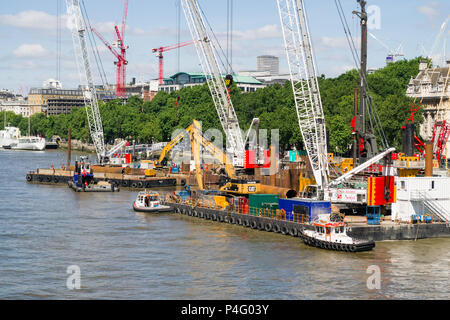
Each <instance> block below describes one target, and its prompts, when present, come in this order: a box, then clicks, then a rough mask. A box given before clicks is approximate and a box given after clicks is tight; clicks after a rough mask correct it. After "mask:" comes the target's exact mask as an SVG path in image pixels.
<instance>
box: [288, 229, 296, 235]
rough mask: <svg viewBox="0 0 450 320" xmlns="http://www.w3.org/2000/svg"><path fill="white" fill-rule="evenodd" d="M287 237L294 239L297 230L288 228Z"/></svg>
mask: <svg viewBox="0 0 450 320" xmlns="http://www.w3.org/2000/svg"><path fill="white" fill-rule="evenodd" d="M289 235H290V236H291V237H296V236H297V229H295V228H290V229H289Z"/></svg>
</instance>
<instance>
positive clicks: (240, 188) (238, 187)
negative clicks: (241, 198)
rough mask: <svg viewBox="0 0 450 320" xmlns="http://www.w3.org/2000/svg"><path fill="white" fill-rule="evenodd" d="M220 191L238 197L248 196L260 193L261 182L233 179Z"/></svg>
mask: <svg viewBox="0 0 450 320" xmlns="http://www.w3.org/2000/svg"><path fill="white" fill-rule="evenodd" d="M219 190H220V191H225V192H228V193H233V194H238V195H246V194H253V193H260V192H261V184H260V182H259V181H255V180H253V181H252V180H241V179H231V180H230V181H229V182H227V183H226V184H225V185H224V186H222V187H221V188H220V189H219Z"/></svg>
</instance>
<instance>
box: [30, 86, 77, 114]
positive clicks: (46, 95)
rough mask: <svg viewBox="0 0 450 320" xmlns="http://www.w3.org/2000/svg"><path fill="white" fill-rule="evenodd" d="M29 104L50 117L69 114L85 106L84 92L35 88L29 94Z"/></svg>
mask: <svg viewBox="0 0 450 320" xmlns="http://www.w3.org/2000/svg"><path fill="white" fill-rule="evenodd" d="M28 104H29V105H30V107H32V108H34V109H40V110H41V112H45V113H46V114H47V115H48V116H49V115H58V114H62V113H64V114H68V113H70V111H71V110H72V108H74V107H80V106H84V97H83V91H82V90H80V89H78V90H69V89H56V88H47V89H45V88H44V89H43V88H33V89H31V90H30V93H29V94H28Z"/></svg>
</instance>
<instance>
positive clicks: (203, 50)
mask: <svg viewBox="0 0 450 320" xmlns="http://www.w3.org/2000/svg"><path fill="white" fill-rule="evenodd" d="M181 3H182V6H183V11H184V14H185V17H186V21H187V24H188V26H189V30H190V32H191V35H192V40H193V41H195V48H196V50H197V54H198V57H199V59H200V63H201V66H202V70H203V73H204V74H205V77H206V81H207V83H208V87H209V90H210V92H211V95H212V98H213V101H214V105H215V107H216V110H217V114H218V116H219V120H220V123H221V125H222V128H223V130H224V132H225V134H226V138H227V146H229V150H230V151H231V153H233V154H234V156H235V159H236V160H235V161H236V162H235V163H236V165H237V166H243V162H244V160H243V159H244V140H243V138H242V135H241V129H240V127H239V122H238V119H237V116H236V113H235V111H234V107H233V104H232V102H231V98H230V96H229V94H228V91H227V88H226V85H225V81H224V79H223V78H222V73H221V69H220V66H219V63H218V60H217V56H216V53H215V49H214V47H213V45H212V42H211V38H210V37H209V36H208V33H207V31H206V26H205V23H204V20H205V19H204V18H203V15H202V11H201V10H200V8H199V6H198V3H197V0H182V1H181Z"/></svg>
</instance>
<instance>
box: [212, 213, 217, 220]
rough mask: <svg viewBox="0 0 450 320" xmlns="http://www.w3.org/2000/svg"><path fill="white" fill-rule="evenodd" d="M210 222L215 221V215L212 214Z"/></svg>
mask: <svg viewBox="0 0 450 320" xmlns="http://www.w3.org/2000/svg"><path fill="white" fill-rule="evenodd" d="M211 220H212V221H216V220H217V215H216V214H215V213H213V214H212V216H211Z"/></svg>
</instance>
